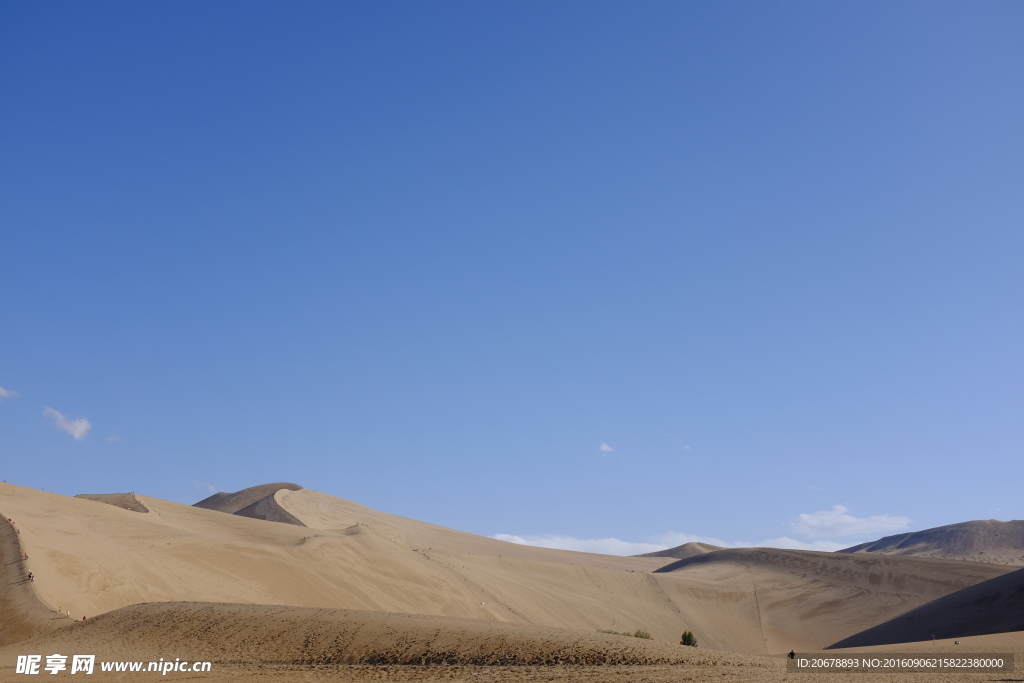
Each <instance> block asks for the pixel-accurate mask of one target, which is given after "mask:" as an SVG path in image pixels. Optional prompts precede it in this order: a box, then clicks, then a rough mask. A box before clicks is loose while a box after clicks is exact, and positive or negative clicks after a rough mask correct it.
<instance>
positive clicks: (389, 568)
mask: <svg viewBox="0 0 1024 683" xmlns="http://www.w3.org/2000/svg"><path fill="white" fill-rule="evenodd" d="M256 488H257V487H254V489H256ZM258 488H259V490H254V489H247V490H246V491H243V492H238V494H223V495H221V494H218V496H217V497H214V498H216V500H214V503H216V504H218V505H220V506H221V508H223V511H221V510H217V509H206V508H204V507H195V506H184V505H179V504H176V503H171V502H168V501H161V500H159V499H152V498H149V497H146V496H136V497H135V502H132V501H131V500H125V499H123V498H120V497H114V498H109V499H108V500H103V499H102V498H101V497H97V496H91V499H85V498H69V497H66V496H59V495H55V494H49V493H45V492H41V491H34V490H31V489H25V488H21V487H16V486H13V485H10V484H3V485H0V513H2V515H3V516H4V518H5V520H6V518H12V519H13V520H14V523H15V527H17V528H18V529H20V530H21V532H22V533H21V534H17V535H16V538H13V536H15V534H14V533H13V531H12V530H11V529H9V528H8V529H6V530H5V534H6V536H5V537H4V539H5V540H4V545H2V546H0V547H2V548H3V551H4V569H5V572H6V574H5V578H9V579H10V580H9V581H5V582H4V585H5V588H4V589H3V594H2V595H0V605H2V606H3V608H4V612H3V614H4V616H3V619H2V625H0V638H2V641H0V646H5V645H6V646H7V647H4V648H3V650H0V667H2V666H5V664H4V663H3V660H2V658H3V657H6V656H7V655H8V654H9V653H11V652H13V651H14V649H17V647H18V646H17V645H15V643H19V642H21V643H37V642H38V643H40V644H42V643H47V644H57V643H66V644H72V643H75V642H79V643H81V644H83V645H85V644H90V645H91V646H94V647H97V648H98V647H101V646H102V647H105V648H107V650H109V651H114V650H116V651H117V652H122V653H123V652H128V651H136V652H139V653H142V652H148V653H152V654H154V655H159V656H166V655H167V654H168V653H167V652H158V651H159V650H160V649H161V647H164V648H166V647H168V646H169V645H168V644H169V643H170V644H172V645H173V646H174V647H181V648H185V649H188V650H189V651H190V652H205V653H207V656H208V657H209V658H210V659H211V660H216V661H218V662H219V663H220V666H222V667H228V669H230V670H232V671H236V672H238V671H243V670H245V671H248V670H249V669H251V668H252V667H256V666H262V665H264V664H265V665H267V666H270V665H271V664H272V665H273V666H274V667H278V668H277V669H275V670H278V671H279V672H285V671H286V669H287V667H296V666H297V667H307V668H308V667H317V666H341V665H344V666H351V665H360V664H365V663H368V662H373V663H375V664H376V666H378V667H381V666H394V665H397V664H400V663H401V664H404V665H409V663H410V662H419V661H422V662H447V663H448V664H449V665H450V666H455V667H459V666H469V667H472V666H479V665H482V664H490V665H514V666H519V667H523V666H527V667H529V666H538V665H546V666H547V665H551V664H554V663H558V662H561V663H575V664H576V666H577V669H578V668H579V667H584V668H585V667H586V666H590V665H595V664H603V665H605V666H606V668H607V667H610V668H608V670H607V671H605V670H604V669H602V671H605V673H607V672H608V671H610V670H611V669H612V668H615V667H620V668H621V667H626V669H628V668H629V667H635V666H638V665H641V664H642V665H645V666H647V667H649V668H647V669H645V671H646V672H647V673H646V674H644V675H648V674H649V675H654V674H655V672H654V669H655V668H657V667H670V668H671V667H680V666H682V667H691V668H694V670H695V671H704V670H705V669H706V668H707V667H723V668H721V669H718V670H719V671H725V670H727V669H728V670H730V671H731V670H735V672H739V673H736V674H735V675H737V676H739V675H743V676H746V675H747V674H749V673H750V672H751V671H753V669H758V670H760V671H761V674H762V675H768V672H769V671H774V670H775V669H774V668H773V667H777V666H778V662H777V661H775V660H774V659H771V658H768V659H765V658H764V657H758V656H757V655H767V654H778V653H782V652H787V651H788V650H789V649H796V650H798V651H810V650H818V649H821V648H824V647H826V646H828V645H830V644H832V643H835V642H836V641H840V640H842V639H844V638H849V637H851V636H854V635H855V634H857V633H859V632H861V631H865V630H867V629H870V628H871V627H874V626H876V625H878V624H880V623H882V622H885V621H888V620H890V619H893V618H896V617H898V616H899V615H900V614H902V613H904V612H907V611H908V610H912V609H914V608H919V607H922V606H924V605H926V604H927V603H929V602H931V601H932V600H935V599H937V598H942V597H943V596H947V595H950V594H952V593H955V592H956V591H959V590H961V589H964V588H968V587H970V586H975V585H977V584H980V583H982V582H984V581H987V580H990V579H997V578H998V577H1002V576H1003V575H1005V574H1007V572H1009V571H1011V569H1012V568H1011V567H1005V566H997V565H986V564H980V563H969V562H958V561H951V560H941V559H930V558H918V557H900V556H895V557H894V556H879V555H870V554H856V553H855V554H841V553H813V552H807V551H782V550H773V549H729V550H714V549H713V548H714V547H713V546H709V547H706V548H697V549H686V550H684V551H682V552H680V553H677V554H682V555H684V556H685V557H684V559H678V560H677V559H675V556H673V555H671V554H670V555H667V556H661V557H650V556H648V557H632V558H627V557H617V556H603V555H593V554H588V553H576V552H569V551H560V550H550V549H544V548H534V547H529V546H521V545H515V544H509V543H505V542H502V541H497V540H494V539H490V538H484V537H479V536H475V535H472V534H466V533H463V532H459V531H454V530H451V529H445V528H443V527H438V526H435V525H430V524H426V523H423V522H418V521H416V520H411V519H406V518H402V517H398V516H395V515H389V514H387V513H382V512H378V511H374V510H371V509H369V508H365V507H363V506H360V505H358V504H355V503H351V502H349V501H345V500H342V499H338V498H335V497H332V496H328V495H326V494H322V493H318V492H316V491H309V490H306V489H302V488H300V487H297V486H296V485H284V484H275V485H267V486H265V487H258ZM239 494H241V495H239ZM97 498H100V499H97ZM204 502H206V501H204ZM200 505H201V504H200ZM126 506H127V507H126ZM143 510H145V511H143ZM272 519H279V520H281V521H283V522H285V523H280V522H278V521H269V520H272ZM19 543H20V546H19V547H20V549H21V552H27V553H28V554H29V559H28V560H27V561H18V558H17V557H15V556H13V553H14V550H13V548H14V544H19ZM694 550H697V551H699V552H693V551H694ZM665 552H668V551H665ZM26 571H32V572H33V573H34V575H35V576H36V577H37V580H36V581H35V582H31V583H26V582H24V581H23V580H21V579H19V576H23V575H24V572H26ZM19 572H20V574H19ZM196 603H206V604H201V605H197V604H196ZM58 607H59V608H60V610H61V611H62V612H63V611H68V610H70V611H71V612H72V615H73V616H74V618H75V619H81V616H82V615H87V616H90V617H98V618H90V620H89V621H87V622H86V623H84V624H82V623H71V621H70V620H69V619H67V618H60V617H59V616H57V608H58ZM302 610H305V612H303V611H302ZM100 615H102V616H100ZM414 615H415V616H414ZM424 620H425V621H424ZM295 624H319V626H318V627H317V628H319V630H318V631H317V633H318V634H320V635H315V636H312V637H311V639H310V638H307V637H306V636H309V635H310V633H309V632H307V631H301V632H302V633H304V634H305V635H304V636H303V638H301V639H297V637H296V636H295V634H296V633H298V632H300V630H299V629H297V628H296V626H295ZM129 626H130V628H129ZM311 628H312V627H311ZM636 628H644V629H646V630H648V631H650V632H651V634H652V635H653V641H643V640H640V639H636V638H624V637H622V636H614V635H607V634H600V633H598V632H597V631H598V630H599V629H610V630H616V631H632V630H634V629H636ZM683 630H692V631H694V633H695V634H696V635H697V638H698V641H699V642H700V645H701V647H700V648H697V649H696V650H694V649H691V648H683V647H681V646H679V645H678V644H677V643H678V639H679V634H680V633H681V632H682V631H683ZM342 632H345V633H348V634H350V637H348V638H347V639H342V640H338V639H337V637H336V638H334V639H333V640H332V639H327V640H323V637H324V636H323V634H324V633H335V634H337V633H342ZM197 633H206V636H204V637H203V638H198V637H197V636H196V634H197ZM31 634H35V635H34V636H32V638H31V640H25V639H26V638H28V637H29V635H31ZM132 634H134V635H132ZM190 634H191V635H190ZM239 634H242V635H239ZM245 634H248V636H246V635H245ZM382 634H384V635H382ZM395 634H399V635H398V636H395ZM389 637H394V638H397V639H396V640H394V641H393V642H392V644H391V645H389V646H387V647H385V646H383V645H381V643H386V642H389V641H387V638H389ZM189 638H191V640H189ZM318 638H319V639H320V640H318ZM382 638H383V639H384V640H382ZM76 639H77V640H76ZM83 639H84V640H83ZM255 643H262V644H263V645H262V646H260V647H259V648H255V649H254V644H255ZM360 643H362V644H360ZM367 643H372V644H374V647H377V646H380V647H379V649H380V652H384V653H385V654H383V655H382V654H380V652H378V654H373V652H371V650H368V649H367V647H368V646H367ZM12 648H14V649H12ZM371 649H372V648H371ZM501 653H504V654H501ZM730 653H736V654H730ZM751 656H752V657H751ZM138 657H139V658H142V657H141V654H140V655H138ZM124 658H126V659H128V658H134V657H133V656H131V655H125V657H124ZM261 658H262V659H261ZM417 658H419V659H417ZM488 658H490V659H488ZM231 667H234V668H231ZM282 667H284V668H282ZM556 668H557V667H556ZM228 669H224V670H228ZM491 669H492V671H491V672H492V673H494V670H493V666H492V667H491ZM577 669H573V671H576V672H577V673H578V670H577ZM288 670H290V669H288ZM623 670H625V669H623ZM675 670H676V672H677V673H678V669H675ZM351 671H355V670H354V669H352V670H351ZM403 671H405V672H406V673H408V672H409V671H411V669H403ZM517 671H519V672H520V673H522V671H523V670H522V669H517ZM478 673H479V672H478ZM281 675H291V674H285V673H281ZM353 675H355V674H353ZM360 675H361V674H360ZM403 675H404V674H403ZM473 675H476V674H473ZM572 675H576V674H572ZM602 675H603V674H602ZM695 675H696V674H695ZM701 675H703V674H701ZM751 675H753V674H751ZM206 680H210V679H209V677H207V678H206ZM282 680H284V679H282ZM481 680H483V679H481ZM494 680H499V679H494ZM510 680H511V679H510ZM580 680H583V679H580ZM623 680H630V679H623ZM651 680H657V679H651ZM695 680H697V679H695ZM752 680H753V679H752Z"/></svg>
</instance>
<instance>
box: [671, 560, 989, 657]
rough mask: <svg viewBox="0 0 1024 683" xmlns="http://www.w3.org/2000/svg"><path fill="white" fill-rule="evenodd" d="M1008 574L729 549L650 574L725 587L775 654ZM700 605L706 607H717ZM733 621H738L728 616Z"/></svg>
mask: <svg viewBox="0 0 1024 683" xmlns="http://www.w3.org/2000/svg"><path fill="white" fill-rule="evenodd" d="M1007 571H1009V569H1008V568H1006V567H997V566H992V565H983V564H974V563H966V562H955V561H951V560H933V559H925V558H917V557H890V556H864V555H841V554H837V553H821V552H811V551H806V550H778V549H774V548H734V549H726V550H719V551H717V552H713V553H707V554H703V555H697V556H694V557H690V558H688V559H684V560H679V561H677V562H673V563H671V564H669V565H666V566H665V567H662V568H660V569H658V570H656V573H657V574H659V575H660V574H668V575H670V576H675V577H679V578H680V579H681V580H684V581H686V582H688V583H691V584H698V583H703V584H705V585H716V586H720V588H719V593H722V594H724V593H725V591H728V592H729V595H730V596H731V598H732V600H734V601H736V603H737V604H741V605H746V606H747V609H748V610H750V611H752V612H753V616H752V617H751V618H749V619H748V620H747V623H750V624H752V625H754V626H755V627H756V630H757V633H756V636H757V637H760V638H762V640H763V643H764V645H763V649H762V650H761V651H762V652H769V653H776V652H785V651H788V650H789V649H790V648H796V649H798V650H817V649H821V648H824V647H826V646H827V645H829V644H830V643H833V642H835V641H837V640H840V639H841V638H843V637H844V636H843V635H842V634H843V633H849V629H850V628H851V627H852V626H853V625H854V624H877V623H879V622H881V621H885V620H887V619H891V618H893V617H895V616H897V615H899V614H901V613H903V612H905V611H907V610H909V609H913V608H915V607H919V606H921V605H923V604H925V603H927V602H930V601H931V600H934V599H935V598H938V597H942V596H944V595H948V594H950V593H953V592H955V591H958V590H960V589H962V588H965V587H967V586H970V585H974V584H976V583H980V582H982V581H985V580H987V579H990V578H993V577H996V576H1000V575H1002V574H1005V573H1006V572H1007ZM700 597H701V596H694V597H692V598H690V599H688V600H687V604H690V605H692V604H694V603H695V601H696V600H697V599H699V598H700ZM723 598H724V596H719V595H716V596H715V601H716V602H718V603H719V609H727V608H728V607H727V606H726V605H725V604H723V602H724V599H723ZM704 609H705V610H706V611H708V612H710V611H712V610H713V609H715V605H714V604H711V603H709V604H707V605H706V607H705V608H704ZM733 622H734V623H741V620H740V619H739V618H738V617H734V619H733ZM833 636H835V637H834V638H833ZM749 637H753V636H748V638H749ZM748 647H749V645H748ZM746 651H748V652H752V651H755V650H753V649H748V650H746Z"/></svg>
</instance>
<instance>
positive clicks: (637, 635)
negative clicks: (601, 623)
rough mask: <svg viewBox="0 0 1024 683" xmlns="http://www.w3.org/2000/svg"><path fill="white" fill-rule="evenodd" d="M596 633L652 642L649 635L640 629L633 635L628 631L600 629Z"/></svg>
mask: <svg viewBox="0 0 1024 683" xmlns="http://www.w3.org/2000/svg"><path fill="white" fill-rule="evenodd" d="M597 632H598V633H611V634H612V635H613V636H629V637H630V638H644V639H646V640H654V638H652V637H651V634H650V633H648V632H647V631H644V630H643V629H640V628H638V629H637V630H636V631H634V632H633V633H630V632H629V631H606V630H604V629H600V628H599V629H597Z"/></svg>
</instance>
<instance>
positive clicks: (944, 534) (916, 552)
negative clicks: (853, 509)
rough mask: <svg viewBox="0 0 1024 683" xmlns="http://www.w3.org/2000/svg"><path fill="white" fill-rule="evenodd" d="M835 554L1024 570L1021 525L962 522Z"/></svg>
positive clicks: (1019, 522) (856, 546) (1021, 522)
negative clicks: (932, 559)
mask: <svg viewBox="0 0 1024 683" xmlns="http://www.w3.org/2000/svg"><path fill="white" fill-rule="evenodd" d="M838 552H841V553H877V554H882V555H912V556H915V557H939V558H943V559H948V560H969V561H971V562H984V563H988V564H1003V565H1008V566H1015V567H1020V566H1024V521H1020V520H1016V521H1012V522H999V521H996V520H994V519H989V520H979V521H974V522H962V523H960V524H950V525H948V526H940V527H936V528H934V529H925V530H924V531H914V532H912V533H907V534H897V535H895V536H886V537H885V538H882V539H879V540H877V541H871V542H870V543H861V544H860V545H855V546H853V547H852V548H846V549H844V550H840V551H838Z"/></svg>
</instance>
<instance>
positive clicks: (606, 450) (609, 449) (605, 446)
mask: <svg viewBox="0 0 1024 683" xmlns="http://www.w3.org/2000/svg"><path fill="white" fill-rule="evenodd" d="M597 450H599V451H601V452H602V453H611V452H613V451H614V450H615V449H614V448H612V447H611V446H609V445H608V444H606V443H604V442H603V441H602V442H601V445H600V446H598V447H597Z"/></svg>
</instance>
